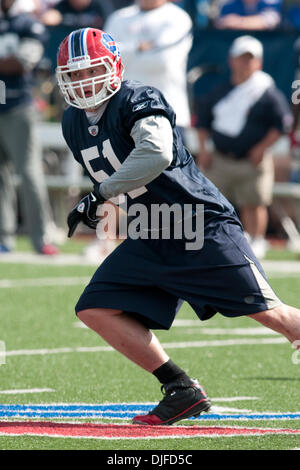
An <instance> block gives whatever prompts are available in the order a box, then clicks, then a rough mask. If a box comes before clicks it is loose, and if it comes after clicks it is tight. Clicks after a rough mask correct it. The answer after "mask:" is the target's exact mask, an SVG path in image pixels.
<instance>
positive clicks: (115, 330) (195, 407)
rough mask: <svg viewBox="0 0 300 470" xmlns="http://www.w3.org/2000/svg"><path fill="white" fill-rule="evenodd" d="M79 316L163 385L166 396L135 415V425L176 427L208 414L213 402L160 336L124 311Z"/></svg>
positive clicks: (84, 312)
mask: <svg viewBox="0 0 300 470" xmlns="http://www.w3.org/2000/svg"><path fill="white" fill-rule="evenodd" d="M77 315H78V317H79V318H80V319H81V320H82V321H83V322H84V323H85V324H86V325H87V326H88V327H90V328H91V329H92V330H94V331H95V332H96V333H98V334H99V335H100V336H101V337H102V338H103V339H104V340H105V341H107V342H108V343H109V344H110V345H111V346H112V347H113V348H114V349H116V350H117V351H119V352H120V353H121V354H123V355H124V356H126V357H127V358H128V359H130V360H131V361H133V362H134V363H135V364H137V365H139V366H140V367H142V368H143V369H144V370H146V371H148V372H150V373H152V374H153V375H154V376H155V377H156V378H157V379H158V380H159V381H160V383H161V384H162V387H163V388H164V390H165V397H164V398H163V400H161V402H160V403H159V404H158V406H157V407H155V408H154V409H153V410H152V411H151V412H150V413H149V414H147V415H142V416H135V418H134V420H133V422H134V423H135V424H150V425H159V424H168V425H169V424H173V423H174V422H176V421H180V420H181V419H185V418H188V417H190V416H197V415H199V414H200V413H201V412H202V411H208V410H209V408H210V400H209V399H208V397H207V396H206V393H205V391H204V390H203V388H202V387H201V386H200V385H199V383H198V382H197V381H196V380H193V379H191V378H190V377H188V376H187V374H186V373H185V372H184V371H183V370H182V369H181V368H180V367H178V366H177V365H176V364H174V363H173V361H172V360H171V359H170V358H169V356H168V355H167V353H166V352H165V351H164V349H163V347H162V345H161V344H160V342H159V341H158V339H157V337H156V336H155V335H154V334H153V333H152V331H150V330H149V329H148V328H147V327H146V326H144V325H143V324H142V323H141V322H139V321H137V320H136V319H135V318H133V317H131V316H130V315H127V314H125V313H124V312H122V311H121V310H115V309H104V308H94V309H86V310H81V311H79V312H78V313H77Z"/></svg>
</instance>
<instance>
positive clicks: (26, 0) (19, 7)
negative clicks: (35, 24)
mask: <svg viewBox="0 0 300 470" xmlns="http://www.w3.org/2000/svg"><path fill="white" fill-rule="evenodd" d="M39 2H40V0H15V1H14V3H13V5H12V8H11V14H13V15H20V14H21V13H29V14H35V13H36V12H37V10H38V8H39Z"/></svg>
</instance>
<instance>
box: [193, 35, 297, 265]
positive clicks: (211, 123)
mask: <svg viewBox="0 0 300 470" xmlns="http://www.w3.org/2000/svg"><path fill="white" fill-rule="evenodd" d="M228 62H229V69H230V79H229V81H228V82H226V83H224V84H222V85H219V86H218V88H217V89H214V90H213V91H212V93H210V94H209V95H208V96H207V97H206V99H205V101H204V102H203V105H202V107H201V109H199V111H198V119H197V124H196V127H197V129H198V137H199V154H198V155H197V156H196V162H197V164H198V166H199V167H201V168H202V170H203V171H204V172H205V174H206V176H208V178H209V179H211V180H212V181H213V182H214V183H215V184H216V186H217V187H218V188H219V189H220V190H221V192H222V193H223V194H224V195H225V196H226V197H227V198H228V199H229V200H230V201H231V202H232V203H233V204H234V205H235V206H236V207H237V208H238V209H239V211H240V217H241V220H242V223H243V226H244V230H245V232H246V233H247V234H248V235H249V236H250V240H251V244H252V248H253V251H254V252H255V254H256V256H257V257H259V258H263V257H264V255H265V252H266V241H265V234H266V229H267V223H268V210H267V208H268V206H269V205H270V204H271V202H272V191H273V183H274V164H273V158H272V154H271V147H272V145H273V144H274V143H275V142H276V141H277V140H278V139H279V138H280V136H281V135H282V134H284V133H286V132H288V131H289V127H290V126H291V123H292V115H291V111H290V107H289V105H288V102H287V100H286V99H285V97H284V95H283V94H282V93H281V91H280V90H279V89H278V88H277V87H276V85H275V83H274V81H273V79H272V77H271V76H270V75H268V74H267V73H265V72H263V71H262V62H263V46H262V44H261V42H260V41H258V40H257V39H256V38H254V37H252V36H240V37H238V38H237V39H235V40H234V41H233V43H232V45H231V47H230V50H229V60H228ZM209 140H211V141H212V143H213V147H214V153H212V152H210V151H209V150H208V143H209Z"/></svg>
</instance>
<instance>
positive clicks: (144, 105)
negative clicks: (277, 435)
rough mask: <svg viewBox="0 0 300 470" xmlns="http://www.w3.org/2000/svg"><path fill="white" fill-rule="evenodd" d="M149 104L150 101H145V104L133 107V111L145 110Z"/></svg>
mask: <svg viewBox="0 0 300 470" xmlns="http://www.w3.org/2000/svg"><path fill="white" fill-rule="evenodd" d="M148 103H149V100H147V101H144V102H143V103H138V104H136V105H135V106H133V108H132V111H133V112H135V111H141V109H145V108H146V107H147V105H148Z"/></svg>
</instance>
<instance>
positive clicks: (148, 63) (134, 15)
mask: <svg viewBox="0 0 300 470" xmlns="http://www.w3.org/2000/svg"><path fill="white" fill-rule="evenodd" d="M191 29H192V21H191V18H190V16H189V15H188V14H187V13H186V12H185V11H184V10H183V9H182V8H180V7H178V6H176V5H174V4H173V3H172V2H168V1H167V0H137V2H136V4H135V5H132V6H130V7H127V8H121V9H120V10H117V11H115V12H114V13H112V14H111V15H110V16H109V18H108V20H107V22H106V24H105V31H106V32H108V33H109V34H111V35H112V36H113V37H114V38H115V40H116V41H117V42H118V45H119V48H120V52H121V54H122V58H123V63H124V65H125V78H126V79H128V80H138V81H141V82H142V83H144V84H146V85H151V86H154V87H156V88H158V89H159V90H160V91H161V92H162V93H163V94H164V96H165V98H166V99H167V101H168V102H169V103H170V104H171V106H172V107H173V108H174V110H175V112H176V115H177V126H179V127H180V128H181V130H182V131H183V129H184V128H186V127H188V126H189V125H190V110H189V103H188V95H187V82H186V67H187V58H188V54H189V51H190V49H191V45H192V35H191Z"/></svg>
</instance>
